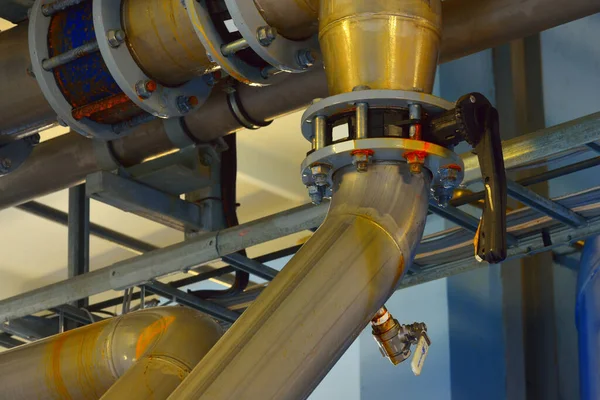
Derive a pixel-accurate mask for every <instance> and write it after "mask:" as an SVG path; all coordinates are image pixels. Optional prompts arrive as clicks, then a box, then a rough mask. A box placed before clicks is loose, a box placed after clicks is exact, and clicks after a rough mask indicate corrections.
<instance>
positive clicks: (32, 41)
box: [29, 0, 122, 140]
mask: <svg viewBox="0 0 600 400" xmlns="http://www.w3.org/2000/svg"><path fill="white" fill-rule="evenodd" d="M47 3H52V1H51V0H38V1H36V2H35V3H34V4H33V7H31V13H30V17H29V55H30V57H31V69H32V70H33V73H34V75H35V79H36V80H37V82H38V84H39V86H40V89H41V90H42V93H43V94H44V97H45V98H46V100H47V101H48V103H49V104H50V107H52V109H53V110H54V112H56V114H57V116H58V120H59V122H60V123H61V124H66V125H68V126H69V127H70V128H71V129H73V130H75V131H77V132H79V133H80V134H82V135H84V136H87V137H90V138H91V137H96V138H100V139H103V140H112V139H116V138H118V137H120V136H122V135H119V134H116V133H115V132H114V131H113V129H112V125H107V124H100V123H97V122H94V121H92V120H90V119H88V118H82V119H80V120H77V119H75V118H73V114H72V112H73V107H72V106H71V105H70V104H69V103H68V102H67V100H66V99H65V97H64V96H63V94H62V92H61V91H60V89H59V87H58V85H57V83H56V79H55V78H54V74H53V73H52V71H46V70H45V69H44V68H43V67H42V63H43V61H44V60H46V59H48V58H50V54H49V52H48V30H49V29H50V21H51V17H46V16H45V15H44V14H43V13H42V6H43V5H45V4H47Z"/></svg>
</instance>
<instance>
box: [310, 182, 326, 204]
mask: <svg viewBox="0 0 600 400" xmlns="http://www.w3.org/2000/svg"><path fill="white" fill-rule="evenodd" d="M308 195H309V197H310V200H311V201H312V202H313V204H315V205H319V204H321V203H322V202H323V194H322V193H321V190H320V189H319V188H318V187H317V186H314V185H311V186H309V187H308Z"/></svg>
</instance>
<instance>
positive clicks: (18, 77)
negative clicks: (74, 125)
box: [0, 23, 56, 142]
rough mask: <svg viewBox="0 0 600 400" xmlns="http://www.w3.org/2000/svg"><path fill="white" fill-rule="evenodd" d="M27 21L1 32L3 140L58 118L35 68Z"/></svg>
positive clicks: (0, 115)
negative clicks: (43, 92)
mask: <svg viewBox="0 0 600 400" xmlns="http://www.w3.org/2000/svg"><path fill="white" fill-rule="evenodd" d="M27 35H28V32H27V23H22V24H19V25H17V26H15V27H14V28H12V29H9V30H7V31H4V32H2V33H0V87H1V88H2V92H3V93H5V94H6V93H10V96H8V95H4V96H0V142H2V141H6V140H7V139H10V137H8V138H7V137H4V136H5V135H6V136H13V135H19V134H20V133H21V132H23V131H25V132H29V133H36V128H39V127H44V126H47V125H49V124H51V123H52V121H56V113H55V112H54V110H52V107H50V105H49V104H48V102H47V101H46V98H45V97H44V95H43V94H42V90H41V89H40V87H39V86H38V84H37V81H36V80H35V77H33V72H31V69H30V66H31V57H30V56H29V46H28V42H27Z"/></svg>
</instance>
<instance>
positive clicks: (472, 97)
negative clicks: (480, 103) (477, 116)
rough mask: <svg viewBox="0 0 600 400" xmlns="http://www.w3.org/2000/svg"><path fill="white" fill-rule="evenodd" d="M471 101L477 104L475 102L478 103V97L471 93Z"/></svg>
mask: <svg viewBox="0 0 600 400" xmlns="http://www.w3.org/2000/svg"><path fill="white" fill-rule="evenodd" d="M469 101H470V102H471V103H473V104H475V103H477V98H476V97H475V96H473V95H471V96H470V97H469Z"/></svg>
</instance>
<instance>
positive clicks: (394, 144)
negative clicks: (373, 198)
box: [301, 137, 479, 185]
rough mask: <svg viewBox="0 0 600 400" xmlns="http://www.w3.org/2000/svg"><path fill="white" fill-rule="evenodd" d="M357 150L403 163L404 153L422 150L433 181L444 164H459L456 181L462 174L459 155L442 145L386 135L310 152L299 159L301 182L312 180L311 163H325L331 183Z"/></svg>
mask: <svg viewBox="0 0 600 400" xmlns="http://www.w3.org/2000/svg"><path fill="white" fill-rule="evenodd" d="M357 150H371V151H373V154H372V156H371V160H372V162H386V161H397V162H402V163H405V162H406V159H405V154H407V153H411V152H421V153H423V154H424V155H425V164H424V167H425V168H427V170H429V172H430V175H431V176H432V177H433V180H432V182H433V183H436V182H439V173H440V170H441V169H443V168H444V167H448V166H456V167H457V168H458V173H457V177H456V183H457V185H458V184H459V183H460V182H461V181H462V178H463V174H464V165H463V162H462V159H461V158H460V157H459V156H458V154H456V153H454V152H453V151H450V150H448V149H446V148H445V147H442V146H438V145H436V144H433V143H427V142H422V141H420V140H412V139H400V138H391V137H386V138H376V139H361V140H347V141H345V142H341V143H336V144H333V145H330V146H327V147H325V148H323V149H320V150H317V151H314V152H312V153H311V154H309V155H308V157H306V158H305V159H304V161H303V162H302V167H301V171H302V182H303V183H304V184H305V185H310V184H312V183H313V182H312V179H313V177H312V173H311V168H310V167H311V166H312V165H314V164H325V165H329V166H331V170H330V171H329V178H328V179H329V181H330V184H333V181H334V180H335V174H336V173H337V171H339V170H340V169H342V168H344V167H346V166H350V165H352V162H353V159H352V155H353V153H354V152H356V151H357ZM478 167H479V166H478Z"/></svg>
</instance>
